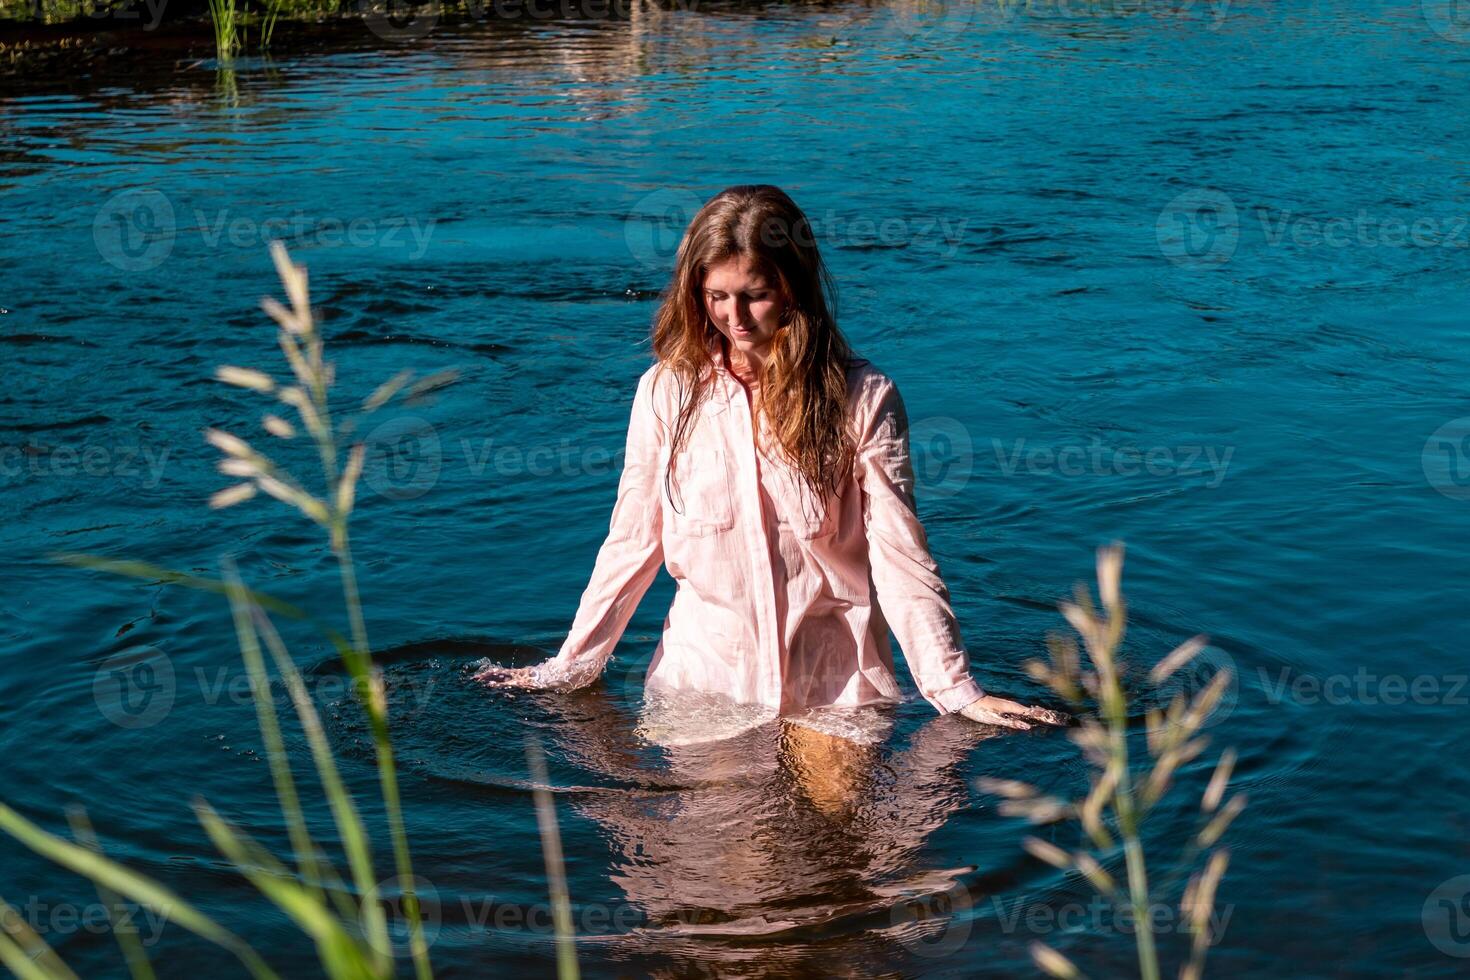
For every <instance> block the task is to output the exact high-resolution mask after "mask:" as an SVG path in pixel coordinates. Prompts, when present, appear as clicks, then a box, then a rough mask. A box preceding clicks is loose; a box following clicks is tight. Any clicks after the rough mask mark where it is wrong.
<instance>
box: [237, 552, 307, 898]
mask: <svg viewBox="0 0 1470 980" xmlns="http://www.w3.org/2000/svg"><path fill="white" fill-rule="evenodd" d="M224 581H225V586H226V588H227V589H228V594H229V598H230V612H231V614H232V616H233V617H234V620H235V636H236V638H237V640H238V642H239V644H240V655H241V657H242V658H243V659H244V661H245V670H246V671H247V673H248V674H249V675H250V690H251V691H252V693H253V699H254V701H255V715H256V720H257V722H258V723H259V725H260V736H261V741H263V742H264V743H265V750H266V758H267V760H268V762H269V764H270V771H271V780H272V781H273V782H274V783H275V789H276V799H277V800H279V801H280V804H281V815H282V817H283V818H284V819H285V821H286V832H287V834H288V835H289V836H290V838H291V848H292V850H294V851H295V852H296V862H297V867H299V868H300V869H301V874H302V877H303V878H305V880H306V882H307V887H308V888H310V889H312V890H314V891H315V893H316V895H317V897H318V898H320V897H321V884H320V882H321V872H320V871H319V870H318V869H317V866H316V845H315V844H313V843H312V840H311V834H310V833H309V832H308V831H307V828H306V818H305V817H304V816H303V815H302V813H301V800H300V797H298V796H297V794H296V780H295V779H294V778H293V777H292V775H291V759H290V757H289V756H288V755H287V754H286V746H285V743H284V742H283V741H282V739H281V726H280V723H279V722H278V721H277V719H276V705H275V701H274V700H272V698H271V688H270V677H269V676H268V675H267V674H266V670H265V661H264V659H263V658H262V657H261V654H260V639H259V637H257V636H256V634H255V626H254V624H253V622H252V619H251V615H250V606H249V599H248V598H247V597H246V595H245V586H244V585H243V584H242V583H241V582H240V577H239V575H238V574H237V573H236V571H235V568H234V565H233V564H227V565H226V566H225V570H224Z"/></svg>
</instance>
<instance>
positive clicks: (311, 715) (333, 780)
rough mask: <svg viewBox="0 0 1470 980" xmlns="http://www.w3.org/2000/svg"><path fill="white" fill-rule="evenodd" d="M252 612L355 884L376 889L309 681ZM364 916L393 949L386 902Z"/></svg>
mask: <svg viewBox="0 0 1470 980" xmlns="http://www.w3.org/2000/svg"><path fill="white" fill-rule="evenodd" d="M253 618H254V621H255V626H256V628H257V629H258V630H259V631H260V635H261V637H262V638H263V639H264V640H265V645H266V649H268V650H269V651H270V654H271V658H272V659H273V660H274V661H275V663H276V670H278V671H279V672H280V674H281V678H282V680H283V681H284V682H285V684H286V691H287V693H289V694H290V695H291V702H292V704H294V705H295V706H296V716H297V717H298V718H299V719H300V720H301V730H302V731H303V732H305V733H306V741H307V744H308V745H309V746H310V748H311V757H312V761H313V762H315V764H316V771H317V775H318V776H319V777H320V779H321V781H322V789H323V790H325V792H326V794H327V803H328V804H329V805H330V806H331V808H332V818H333V820H335V821H336V824H337V833H338V834H339V835H341V838H342V847H343V850H344V851H345V852H346V853H347V866H348V869H349V870H350V872H351V874H352V881H353V884H354V885H355V886H356V888H357V891H358V894H359V895H363V896H367V895H372V894H375V893H376V889H377V884H378V883H377V878H376V876H375V875H374V872H373V857H372V849H371V846H370V844H369V841H368V836H367V830H366V828H365V827H364V826H363V822H362V818H361V817H360V816H359V815H358V812H357V805H356V804H355V803H354V802H353V800H352V796H351V794H350V793H348V792H347V787H346V786H344V785H343V783H342V777H341V774H340V773H339V772H338V771H337V760H336V758H335V757H334V756H333V755H332V747H331V745H330V744H328V742H327V736H326V732H325V730H324V729H323V728H322V722H321V716H320V715H318V714H317V710H316V705H314V704H312V702H311V696H310V695H309V694H308V693H307V691H306V684H305V683H304V682H303V681H302V679H301V671H299V670H298V669H297V667H296V663H295V661H293V660H292V659H291V656H290V654H289V653H287V652H286V646H285V644H284V643H282V642H281V637H280V634H279V633H277V632H276V628H275V626H274V625H273V624H272V623H271V621H270V619H269V618H268V617H267V616H266V615H265V613H264V612H263V611H262V610H260V609H259V608H257V609H256V610H255V611H254V614H253ZM362 916H363V924H364V926H365V928H366V931H367V934H368V938H369V940H370V941H371V942H372V944H373V948H374V949H375V950H377V951H378V952H379V953H381V954H382V955H384V956H387V955H390V954H391V951H392V947H391V945H390V944H389V938H388V922H387V918H386V917H385V916H384V915H383V910H382V907H381V906H379V905H378V904H377V903H376V902H369V903H368V904H366V905H364V906H363V907H362Z"/></svg>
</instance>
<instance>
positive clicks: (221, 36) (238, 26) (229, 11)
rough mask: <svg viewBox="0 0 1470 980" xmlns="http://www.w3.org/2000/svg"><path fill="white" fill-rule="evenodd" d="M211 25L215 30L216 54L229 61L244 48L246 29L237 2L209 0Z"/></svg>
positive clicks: (221, 59) (220, 58)
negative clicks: (236, 5)
mask: <svg viewBox="0 0 1470 980" xmlns="http://www.w3.org/2000/svg"><path fill="white" fill-rule="evenodd" d="M209 23H210V25H211V26H212V27H213V28H214V53H215V57H217V58H218V59H219V60H220V61H229V60H231V59H232V58H234V57H235V55H236V54H238V53H239V51H240V49H241V47H243V46H244V38H243V35H244V29H245V25H244V24H243V22H242V18H241V16H240V11H239V10H238V9H237V8H236V7H235V0H209Z"/></svg>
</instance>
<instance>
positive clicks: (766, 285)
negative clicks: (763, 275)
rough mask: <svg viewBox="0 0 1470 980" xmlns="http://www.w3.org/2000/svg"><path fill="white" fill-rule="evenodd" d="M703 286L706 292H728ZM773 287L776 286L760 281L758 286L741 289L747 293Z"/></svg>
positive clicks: (768, 289)
mask: <svg viewBox="0 0 1470 980" xmlns="http://www.w3.org/2000/svg"><path fill="white" fill-rule="evenodd" d="M703 288H704V291H705V292H707V293H728V292H729V291H730V290H728V289H716V288H715V287H713V286H705V287H703ZM774 288H776V287H774V286H772V285H770V284H769V283H762V284H761V285H759V286H751V287H750V288H749V289H746V290H743V292H747V293H761V292H769V291H770V290H772V289H774Z"/></svg>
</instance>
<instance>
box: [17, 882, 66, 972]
mask: <svg viewBox="0 0 1470 980" xmlns="http://www.w3.org/2000/svg"><path fill="white" fill-rule="evenodd" d="M0 938H4V939H5V940H6V941H7V942H9V943H10V944H11V945H12V946H13V947H14V949H15V952H16V953H17V954H18V955H19V957H20V959H21V960H23V961H24V962H25V968H26V969H27V971H35V972H34V973H31V972H27V973H26V974H25V975H26V976H32V975H34V976H39V977H57V978H62V980H77V975H76V974H75V973H73V972H72V971H71V968H70V967H68V966H67V965H66V964H65V963H63V962H62V961H61V957H60V956H57V955H56V950H54V949H52V948H51V947H50V946H48V945H47V944H46V940H44V939H42V938H41V937H40V936H39V935H37V934H36V930H34V929H32V928H31V924H30V923H29V922H27V921H26V920H25V919H24V918H23V917H22V916H21V914H20V913H19V912H17V911H16V910H15V907H14V906H12V905H11V904H10V903H9V902H7V901H6V900H5V899H4V898H3V897H0ZM5 965H6V966H7V967H10V966H11V963H10V957H8V956H7V957H5ZM11 972H14V973H17V974H19V971H16V970H14V969H13V968H12V971H11Z"/></svg>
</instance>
